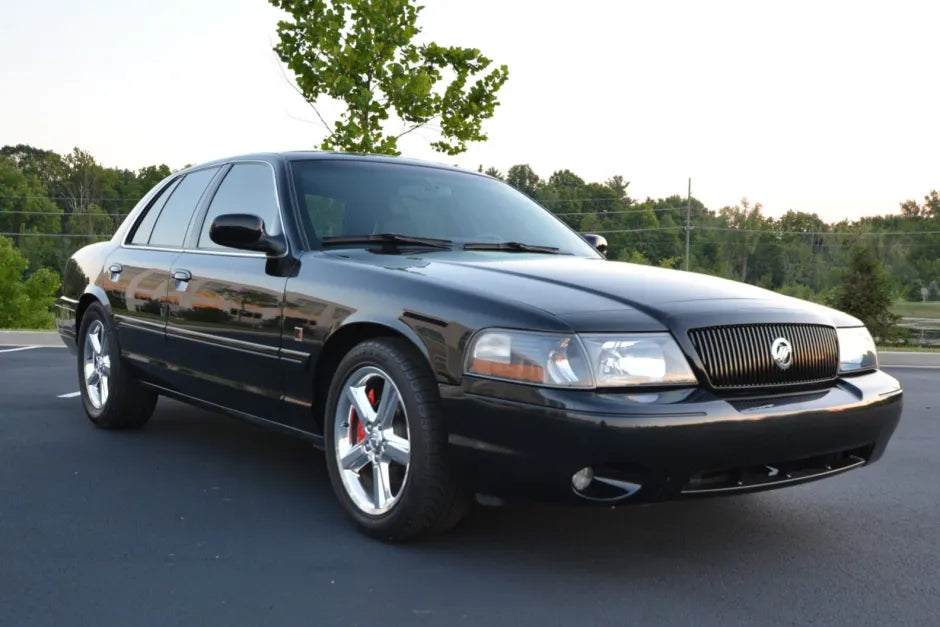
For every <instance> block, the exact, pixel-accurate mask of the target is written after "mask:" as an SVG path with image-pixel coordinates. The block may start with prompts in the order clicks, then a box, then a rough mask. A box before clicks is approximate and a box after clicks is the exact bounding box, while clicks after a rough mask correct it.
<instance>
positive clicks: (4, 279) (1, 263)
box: [0, 236, 59, 329]
mask: <svg viewBox="0 0 940 627" xmlns="http://www.w3.org/2000/svg"><path fill="white" fill-rule="evenodd" d="M28 265H29V262H28V261H27V260H26V258H25V257H23V255H22V254H20V252H19V251H18V250H17V249H16V248H14V247H13V241H12V240H11V239H10V238H8V237H3V236H0V328H27V329H35V328H45V327H51V326H52V325H53V318H52V314H51V312H50V308H51V307H52V303H53V301H54V300H55V294H56V291H57V290H58V289H59V277H58V275H57V274H55V273H54V272H52V271H51V270H47V269H45V268H41V269H40V270H38V271H36V272H34V273H33V274H32V275H31V276H30V277H29V278H28V279H25V280H24V277H23V275H24V273H25V272H26V269H27V267H28Z"/></svg>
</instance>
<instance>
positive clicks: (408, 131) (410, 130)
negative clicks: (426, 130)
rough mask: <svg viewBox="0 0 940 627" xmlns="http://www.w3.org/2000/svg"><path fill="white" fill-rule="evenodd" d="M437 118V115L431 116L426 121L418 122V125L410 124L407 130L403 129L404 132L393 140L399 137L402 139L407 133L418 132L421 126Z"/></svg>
mask: <svg viewBox="0 0 940 627" xmlns="http://www.w3.org/2000/svg"><path fill="white" fill-rule="evenodd" d="M439 117H441V116H440V114H438V115H432V116H431V117H429V118H428V119H427V120H425V121H424V122H419V123H418V124H412V125H411V126H409V127H408V128H407V129H405V130H404V131H402V132H401V133H399V134H398V135H396V136H395V139H398V138H399V137H404V136H405V135H407V134H408V133H411V132H413V131H416V130H418V129H419V128H421V127H422V126H425V125H426V124H427V123H428V122H430V121H431V120H433V119H434V118H439ZM438 132H440V131H438Z"/></svg>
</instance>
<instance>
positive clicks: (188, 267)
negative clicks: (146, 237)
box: [167, 162, 287, 421]
mask: <svg viewBox="0 0 940 627" xmlns="http://www.w3.org/2000/svg"><path fill="white" fill-rule="evenodd" d="M205 213H206V215H205V217H204V218H203V217H201V216H200V217H199V218H198V219H197V223H198V224H197V225H196V227H195V228H194V231H193V234H192V235H191V236H190V238H189V246H188V247H187V251H186V252H184V253H182V254H181V255H180V256H179V257H177V258H176V260H175V262H174V264H173V267H172V268H171V270H170V285H169V290H168V296H167V304H168V314H169V315H168V318H167V349H168V352H169V354H170V356H171V359H172V361H173V369H174V370H176V371H178V383H177V387H178V388H179V389H180V390H181V391H182V392H184V393H186V394H189V395H191V396H195V397H198V398H200V399H203V400H205V401H209V402H211V403H213V404H215V405H219V406H221V407H226V408H229V409H235V410H238V411H241V412H245V413H248V414H251V415H253V416H256V417H260V418H265V419H268V420H274V421H280V420H281V414H282V411H281V409H282V406H281V397H282V394H283V385H282V375H281V367H280V361H279V355H280V347H281V318H282V313H283V307H284V305H283V302H284V287H285V284H286V282H287V278H286V277H284V276H279V275H278V274H277V273H272V272H269V271H268V269H269V267H271V266H275V265H277V264H273V263H270V262H269V260H268V259H267V258H266V256H265V255H264V254H261V253H250V252H244V251H237V250H233V249H227V248H223V247H221V246H219V245H217V244H215V243H214V242H212V240H211V239H210V238H209V227H210V225H211V223H212V220H213V219H214V218H215V217H216V216H219V215H222V214H227V213H251V214H255V215H259V216H261V217H262V219H263V220H264V221H265V227H266V229H267V230H268V232H271V233H276V232H278V230H279V229H280V220H279V214H278V206H277V195H276V191H275V180H274V170H273V169H272V167H271V166H270V165H268V164H266V163H258V162H245V163H236V164H235V165H233V166H232V167H231V169H230V170H229V171H228V173H227V174H226V175H225V178H223V179H222V182H221V183H220V185H219V187H218V189H217V191H216V192H215V195H214V197H213V198H212V201H211V203H210V204H209V206H208V209H207V210H206V211H205ZM200 220H201V222H200Z"/></svg>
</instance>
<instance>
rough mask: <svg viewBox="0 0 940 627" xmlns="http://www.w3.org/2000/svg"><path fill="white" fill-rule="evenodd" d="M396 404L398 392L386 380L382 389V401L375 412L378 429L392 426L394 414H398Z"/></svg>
mask: <svg viewBox="0 0 940 627" xmlns="http://www.w3.org/2000/svg"><path fill="white" fill-rule="evenodd" d="M398 403H399V398H398V390H396V389H395V386H394V385H392V382H391V381H388V380H386V381H385V384H384V387H383V388H382V400H381V401H379V408H378V410H376V418H375V422H376V426H378V428H379V429H388V428H389V427H391V426H392V421H393V420H394V419H395V414H396V413H398Z"/></svg>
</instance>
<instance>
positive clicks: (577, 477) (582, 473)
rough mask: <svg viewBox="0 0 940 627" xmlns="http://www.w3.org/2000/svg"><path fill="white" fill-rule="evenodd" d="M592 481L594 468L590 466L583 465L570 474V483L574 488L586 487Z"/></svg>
mask: <svg viewBox="0 0 940 627" xmlns="http://www.w3.org/2000/svg"><path fill="white" fill-rule="evenodd" d="M592 481H594V469H593V468H591V467H590V466H585V467H584V468H582V469H581V470H579V471H578V472H576V473H574V474H573V475H571V485H572V486H574V489H575V490H585V489H587V487H588V486H589V485H591V482H592Z"/></svg>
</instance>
